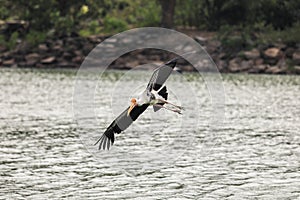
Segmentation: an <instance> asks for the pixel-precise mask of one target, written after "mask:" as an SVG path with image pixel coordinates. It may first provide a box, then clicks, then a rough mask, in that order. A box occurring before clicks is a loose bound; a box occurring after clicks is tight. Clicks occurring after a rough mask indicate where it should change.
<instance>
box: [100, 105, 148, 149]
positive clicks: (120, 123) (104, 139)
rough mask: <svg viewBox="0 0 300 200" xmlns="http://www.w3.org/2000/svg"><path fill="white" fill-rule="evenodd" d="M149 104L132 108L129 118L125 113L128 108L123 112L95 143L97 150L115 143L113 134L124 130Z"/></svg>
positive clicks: (107, 147)
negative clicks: (97, 146) (97, 145)
mask: <svg viewBox="0 0 300 200" xmlns="http://www.w3.org/2000/svg"><path fill="white" fill-rule="evenodd" d="M148 106H149V104H144V105H141V106H136V107H134V108H133V109H132V110H131V112H130V114H129V116H127V112H128V109H129V107H128V108H127V109H126V110H124V111H123V112H122V113H121V114H120V115H119V116H118V117H117V118H116V119H115V120H114V121H113V122H112V123H111V124H110V125H109V127H108V128H107V129H106V131H105V132H104V133H103V135H102V136H101V137H100V139H99V140H98V141H97V142H96V143H95V145H96V144H98V143H99V142H100V144H99V150H100V149H103V150H105V149H107V150H108V149H109V148H110V147H111V146H112V145H113V144H114V141H115V133H121V132H122V131H124V130H125V129H126V128H128V127H129V126H130V124H132V122H133V121H135V120H136V119H137V118H138V117H139V116H140V115H141V114H142V113H143V112H144V111H145V110H146V109H147V108H148Z"/></svg>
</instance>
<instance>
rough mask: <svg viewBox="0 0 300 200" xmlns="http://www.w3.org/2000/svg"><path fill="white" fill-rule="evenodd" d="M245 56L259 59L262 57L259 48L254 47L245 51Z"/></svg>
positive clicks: (249, 58)
mask: <svg viewBox="0 0 300 200" xmlns="http://www.w3.org/2000/svg"><path fill="white" fill-rule="evenodd" d="M244 56H245V57H246V59H248V60H251V59H258V58H259V57H260V52H259V51H258V50H257V49H252V50H251V51H245V52H244Z"/></svg>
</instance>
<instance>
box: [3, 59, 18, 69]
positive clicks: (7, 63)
mask: <svg viewBox="0 0 300 200" xmlns="http://www.w3.org/2000/svg"><path fill="white" fill-rule="evenodd" d="M14 64H15V59H13V58H12V59H9V60H4V61H3V62H2V65H3V66H5V67H11V66H12V65H14Z"/></svg>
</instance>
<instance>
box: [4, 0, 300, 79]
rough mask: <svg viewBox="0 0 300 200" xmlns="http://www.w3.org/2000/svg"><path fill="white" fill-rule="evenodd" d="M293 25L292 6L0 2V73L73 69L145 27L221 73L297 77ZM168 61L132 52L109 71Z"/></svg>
mask: <svg viewBox="0 0 300 200" xmlns="http://www.w3.org/2000/svg"><path fill="white" fill-rule="evenodd" d="M299 19H300V2H299V1H297V0H290V1H279V0H257V1H233V0H225V1H219V0H197V1H196V0H187V1H176V0H169V1H163V0H156V1H155V0H154V1H146V0H138V1H133V0H120V1H108V0H101V1H93V0H85V1H84V0H79V1H73V0H71V1H64V0H50V1H46V0H29V1H16V0H12V1H3V3H1V5H0V67H14V68H16V67H19V68H24V67H27V68H32V67H35V68H78V67H80V64H81V63H82V61H83V60H84V58H85V56H87V54H88V53H89V52H90V51H91V50H92V49H93V48H94V47H95V46H96V45H97V44H99V43H100V42H101V41H103V40H105V39H106V38H108V37H110V36H112V35H114V34H116V33H119V32H121V31H125V30H129V29H132V28H138V27H149V26H151V27H165V28H171V29H174V30H177V31H180V32H182V33H185V34H187V35H188V36H190V37H192V38H193V39H195V41H196V42H198V43H199V44H200V45H202V46H203V47H204V48H205V49H206V51H207V52H208V53H209V54H210V55H211V56H212V59H213V60H214V62H215V63H216V65H217V66H218V68H219V70H220V71H221V72H231V73H237V72H243V73H269V74H300V34H299V33H300V20H299ZM111 48H114V47H113V45H112V47H111ZM172 56H173V55H171V54H170V53H168V52H164V51H161V50H156V49H147V50H137V51H134V52H131V53H128V54H126V55H124V56H122V57H121V58H120V59H118V60H116V61H115V62H114V63H112V65H111V67H112V68H115V69H130V68H133V67H135V66H137V65H140V64H145V63H149V62H155V61H158V62H159V61H165V60H168V59H170V58H171V57H172ZM182 66H183V67H182V68H183V70H184V71H192V70H193V68H192V67H189V66H188V65H187V63H182Z"/></svg>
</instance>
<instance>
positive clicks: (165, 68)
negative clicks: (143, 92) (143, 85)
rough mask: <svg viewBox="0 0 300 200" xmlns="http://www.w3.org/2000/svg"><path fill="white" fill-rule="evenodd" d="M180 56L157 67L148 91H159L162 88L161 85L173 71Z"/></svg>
mask: <svg viewBox="0 0 300 200" xmlns="http://www.w3.org/2000/svg"><path fill="white" fill-rule="evenodd" d="M179 58H180V57H176V58H174V59H172V60H170V61H169V62H167V63H165V64H164V65H162V66H161V67H159V68H157V69H156V70H154V72H153V74H152V76H151V78H150V81H149V83H148V86H147V90H148V91H151V90H156V91H158V90H159V89H160V88H161V86H162V85H163V84H164V83H165V82H166V80H167V79H168V77H169V76H170V74H171V73H172V71H173V69H174V67H175V66H176V64H177V60H178V59H179Z"/></svg>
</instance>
